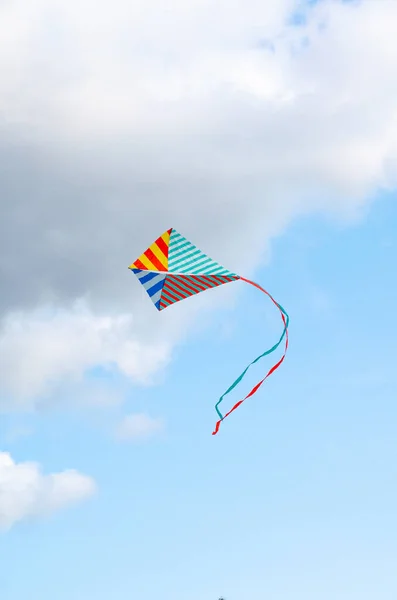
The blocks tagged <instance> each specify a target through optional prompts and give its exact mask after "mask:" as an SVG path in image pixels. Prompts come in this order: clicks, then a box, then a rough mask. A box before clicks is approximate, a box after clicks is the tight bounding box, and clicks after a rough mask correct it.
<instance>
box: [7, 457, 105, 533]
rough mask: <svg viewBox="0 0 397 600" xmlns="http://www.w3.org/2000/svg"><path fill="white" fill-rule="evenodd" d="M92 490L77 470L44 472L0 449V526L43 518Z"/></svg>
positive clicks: (83, 498) (93, 484) (87, 479)
mask: <svg viewBox="0 0 397 600" xmlns="http://www.w3.org/2000/svg"><path fill="white" fill-rule="evenodd" d="M95 491H96V484H95V482H94V481H93V479H91V478H90V477H87V476H86V475H82V474H81V473H78V472H77V471H73V470H70V471H63V472H61V473H53V474H51V475H44V474H42V473H41V472H40V468H39V466H38V465H37V464H35V463H32V462H25V463H16V462H14V460H13V459H12V457H11V456H10V454H8V453H7V452H0V528H1V529H9V528H10V527H12V526H13V525H14V524H15V523H17V522H18V521H22V520H23V519H27V518H34V517H43V516H46V515H49V514H51V513H53V512H55V511H57V510H60V509H63V508H65V507H67V506H69V505H72V504H75V503H77V502H80V501H82V500H85V499H86V498H89V497H90V496H91V495H92V494H94V493H95Z"/></svg>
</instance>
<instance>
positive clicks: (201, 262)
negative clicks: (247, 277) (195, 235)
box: [168, 229, 236, 277]
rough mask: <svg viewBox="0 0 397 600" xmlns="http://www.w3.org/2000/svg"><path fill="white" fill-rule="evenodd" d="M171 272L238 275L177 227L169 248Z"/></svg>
mask: <svg viewBox="0 0 397 600" xmlns="http://www.w3.org/2000/svg"><path fill="white" fill-rule="evenodd" d="M168 271H169V273H182V274H189V275H221V276H229V277H234V276H236V275H235V273H231V271H228V270H227V269H225V267H222V265H220V264H219V263H217V262H215V261H214V260H212V258H209V256H207V255H206V254H204V253H203V252H201V250H199V249H198V248H197V247H196V246H195V245H194V244H192V243H191V242H189V241H188V240H187V239H186V238H184V237H183V236H182V235H181V234H180V233H178V232H177V231H176V230H175V229H172V230H171V237H170V242H169V250H168Z"/></svg>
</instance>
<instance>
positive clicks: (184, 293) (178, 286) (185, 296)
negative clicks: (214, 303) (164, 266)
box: [172, 279, 200, 298]
mask: <svg viewBox="0 0 397 600" xmlns="http://www.w3.org/2000/svg"><path fill="white" fill-rule="evenodd" d="M172 285H173V286H175V287H176V288H177V289H178V290H180V291H181V292H182V294H183V295H184V296H183V297H184V298H189V296H193V294H198V293H199V292H200V290H194V291H193V289H192V288H191V287H189V289H188V290H185V289H184V288H183V287H181V285H180V284H179V283H178V282H177V281H176V280H175V279H172ZM186 287H188V286H186ZM190 290H191V292H190ZM186 294H188V295H186Z"/></svg>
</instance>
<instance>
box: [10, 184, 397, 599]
mask: <svg viewBox="0 0 397 600" xmlns="http://www.w3.org/2000/svg"><path fill="white" fill-rule="evenodd" d="M396 228H397V205H396V203H395V197H394V196H393V194H390V195H388V196H386V195H384V196H379V197H378V198H377V199H376V201H374V202H373V204H372V205H371V207H370V208H369V209H368V210H367V211H366V212H365V214H363V215H362V216H361V218H360V219H359V220H358V221H357V222H355V223H353V224H352V223H350V224H349V225H347V224H341V222H338V221H335V220H331V219H326V218H324V217H313V216H312V217H304V218H303V217H302V218H298V219H297V220H296V221H295V222H293V223H292V224H291V226H290V227H289V228H288V230H287V231H286V232H285V234H284V235H282V236H280V237H279V238H277V239H276V240H275V241H274V243H273V244H272V248H271V260H270V262H269V264H268V265H266V266H264V267H263V268H261V269H260V270H259V271H258V272H257V273H256V274H255V278H256V280H257V281H258V282H260V283H262V284H263V285H264V286H265V287H267V288H268V289H269V290H270V291H271V292H272V293H273V294H274V295H275V297H276V298H277V299H278V300H279V301H280V302H281V303H283V304H284V306H285V307H286V309H287V310H288V311H289V313H290V316H291V326H290V337H291V345H290V350H289V354H288V358H287V361H286V362H285V364H284V366H283V367H282V368H281V369H280V370H279V371H278V372H277V373H276V374H275V375H274V376H273V377H272V378H270V379H269V381H268V382H267V383H266V385H265V386H264V387H263V388H262V390H261V391H260V392H259V393H258V394H257V395H256V396H255V397H254V398H252V399H251V400H250V401H248V402H247V403H246V404H245V405H244V406H243V407H242V408H240V409H239V410H238V412H236V413H235V414H234V416H233V417H230V418H229V419H228V420H227V421H226V422H225V423H224V424H223V427H222V429H221V431H220V434H219V435H218V436H217V437H213V436H211V431H212V427H213V425H214V422H215V413H214V410H213V405H214V402H215V401H216V398H217V397H218V396H219V395H220V393H221V392H222V391H223V390H224V388H225V387H226V386H227V385H228V383H229V382H231V381H232V380H233V378H234V376H235V375H236V373H239V372H240V370H241V368H242V367H244V365H245V363H247V362H248V361H249V360H250V359H251V358H252V356H255V355H256V353H258V350H259V351H261V350H262V349H265V348H266V347H267V346H269V345H270V344H271V343H272V341H273V339H274V337H275V334H277V332H278V329H279V327H280V324H279V321H278V315H277V313H276V312H274V311H273V310H272V308H271V305H270V302H267V301H265V300H264V299H263V298H262V295H261V294H259V292H258V293H256V292H255V291H254V290H251V289H248V286H247V289H244V288H243V287H242V288H241V290H240V293H239V295H238V301H237V302H236V305H235V306H234V308H233V307H230V306H229V307H227V308H226V309H225V310H222V309H219V310H216V312H215V313H214V315H213V316H212V320H211V323H210V324H209V326H208V327H204V328H203V329H202V330H201V331H200V332H198V333H196V335H191V336H189V337H188V339H187V341H186V342H185V343H184V344H183V345H182V346H181V347H180V348H179V349H178V350H177V352H176V355H175V359H174V360H173V362H172V364H171V365H170V367H169V368H168V369H167V371H166V375H165V377H164V379H163V381H162V382H161V383H160V384H159V385H157V386H154V387H150V388H142V389H140V388H136V387H131V392H130V396H129V399H128V403H127V407H126V409H127V410H128V408H131V409H133V410H136V409H137V408H138V409H144V410H147V411H148V412H149V413H150V414H153V415H161V416H163V417H164V418H165V419H166V422H167V428H166V430H165V432H164V433H162V434H161V435H159V436H157V437H155V438H153V439H151V440H148V441H147V442H144V443H140V444H137V443H131V444H121V443H118V442H115V441H114V440H113V439H112V438H110V437H109V436H106V435H104V432H103V428H102V426H101V418H99V419H98V420H96V419H95V418H93V416H92V414H90V413H86V414H83V415H82V414H80V413H73V412H70V411H64V412H61V411H60V410H58V411H57V410H56V409H53V410H51V411H49V412H46V413H44V414H35V415H30V416H26V415H25V416H18V417H17V416H15V415H14V416H12V417H11V416H9V417H4V418H3V420H2V432H3V435H4V434H5V432H6V431H7V430H8V429H9V428H13V427H15V426H16V424H18V423H22V424H23V425H29V427H32V430H33V432H34V433H33V434H32V435H30V436H26V437H21V438H20V439H16V440H15V441H13V442H12V443H11V442H8V444H7V443H4V441H3V442H2V446H3V448H4V449H5V450H8V451H10V452H11V453H12V455H13V457H14V459H15V460H16V461H24V460H27V459H29V460H34V461H37V462H38V463H42V464H43V465H44V467H45V470H46V471H48V472H52V471H58V470H62V469H64V468H68V467H70V466H73V468H76V469H79V470H80V471H82V472H84V473H89V474H90V475H91V476H92V477H94V478H95V479H96V481H97V483H98V486H99V492H98V494H97V495H96V496H95V497H94V498H92V499H90V500H88V501H87V502H86V503H85V504H82V505H79V506H77V507H75V508H71V509H69V510H67V511H64V512H59V513H57V514H55V515H53V516H51V517H50V518H48V519H47V520H38V521H33V522H31V521H25V522H23V523H20V524H19V525H17V526H15V527H14V528H13V529H12V530H11V531H10V532H8V533H7V535H5V536H2V537H0V565H1V569H0V590H1V598H2V600H20V599H22V598H26V597H30V598H40V600H47V598H48V599H50V598H54V597H56V598H57V600H66V599H69V598H73V599H74V600H80V599H81V600H83V599H85V598H87V597H89V598H95V599H96V600H105V599H108V598H127V597H128V598H139V599H140V600H154V598H158V597H161V598H162V599H163V600H182V599H185V598H186V597H188V598H190V599H192V600H204V599H205V598H210V599H211V598H213V599H214V600H215V599H216V598H218V597H219V596H220V595H224V596H225V597H226V598H227V599H228V600H229V599H230V600H245V599H246V598H249V597H255V598H263V599H265V598H270V599H273V598H274V599H277V600H284V599H285V600H287V599H288V600H289V599H290V598H293V599H294V600H301V599H302V600H303V599H305V600H318V599H321V600H334V599H335V598H338V600H342V599H346V600H356V599H357V600H366V599H368V600H370V599H371V600H372V598H374V597H376V598H382V600H389V599H390V600H392V599H393V600H394V598H395V597H396V595H397V578H396V574H395V565H396V564H397V514H396V510H395V507H396V501H397V479H396V464H397V460H396V459H397V443H396V437H395V429H396V422H397V408H396V403H395V399H396V392H397V385H396V376H395V372H394V369H393V367H394V361H395V356H396V341H395V339H396V334H397V327H396V323H395V320H394V318H393V307H394V306H395V305H396V300H397V283H396V279H395V276H394V273H395V251H396V246H395V244H396V237H395V232H396ZM236 285H240V284H236ZM131 286H135V288H136V291H138V285H137V282H136V281H134V280H133V279H131ZM215 293H216V292H214V294H215ZM190 302H192V303H193V302H195V300H194V299H192V300H191V301H190ZM162 318H163V319H167V318H168V314H167V312H166V311H164V313H162ZM267 324H268V325H269V326H268V325H267ZM268 364H269V365H270V362H269V363H268ZM264 370H265V366H264V365H263V364H262V365H259V366H258V367H257V368H256V369H255V370H254V372H253V373H252V374H251V375H250V376H249V379H248V382H247V383H245V384H243V385H242V386H241V388H240V391H241V389H244V390H248V389H249V383H250V382H251V381H252V383H255V382H256V380H258V379H259V378H260V376H261V375H262V373H263V372H264ZM105 412H106V411H105ZM21 565H23V575H22V573H21Z"/></svg>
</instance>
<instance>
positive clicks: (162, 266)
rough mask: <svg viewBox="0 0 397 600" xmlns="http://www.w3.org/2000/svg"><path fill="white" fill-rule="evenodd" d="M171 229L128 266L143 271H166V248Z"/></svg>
mask: <svg viewBox="0 0 397 600" xmlns="http://www.w3.org/2000/svg"><path fill="white" fill-rule="evenodd" d="M171 231H172V229H169V230H168V231H165V232H164V233H163V235H161V236H160V237H159V238H157V240H156V241H155V242H154V243H153V244H152V245H151V246H149V248H148V249H147V250H145V252H144V253H143V254H141V256H140V257H139V258H138V259H137V260H136V261H135V262H134V263H132V265H130V266H129V269H131V270H134V269H139V270H144V271H167V269H168V247H169V243H170V235H171Z"/></svg>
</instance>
